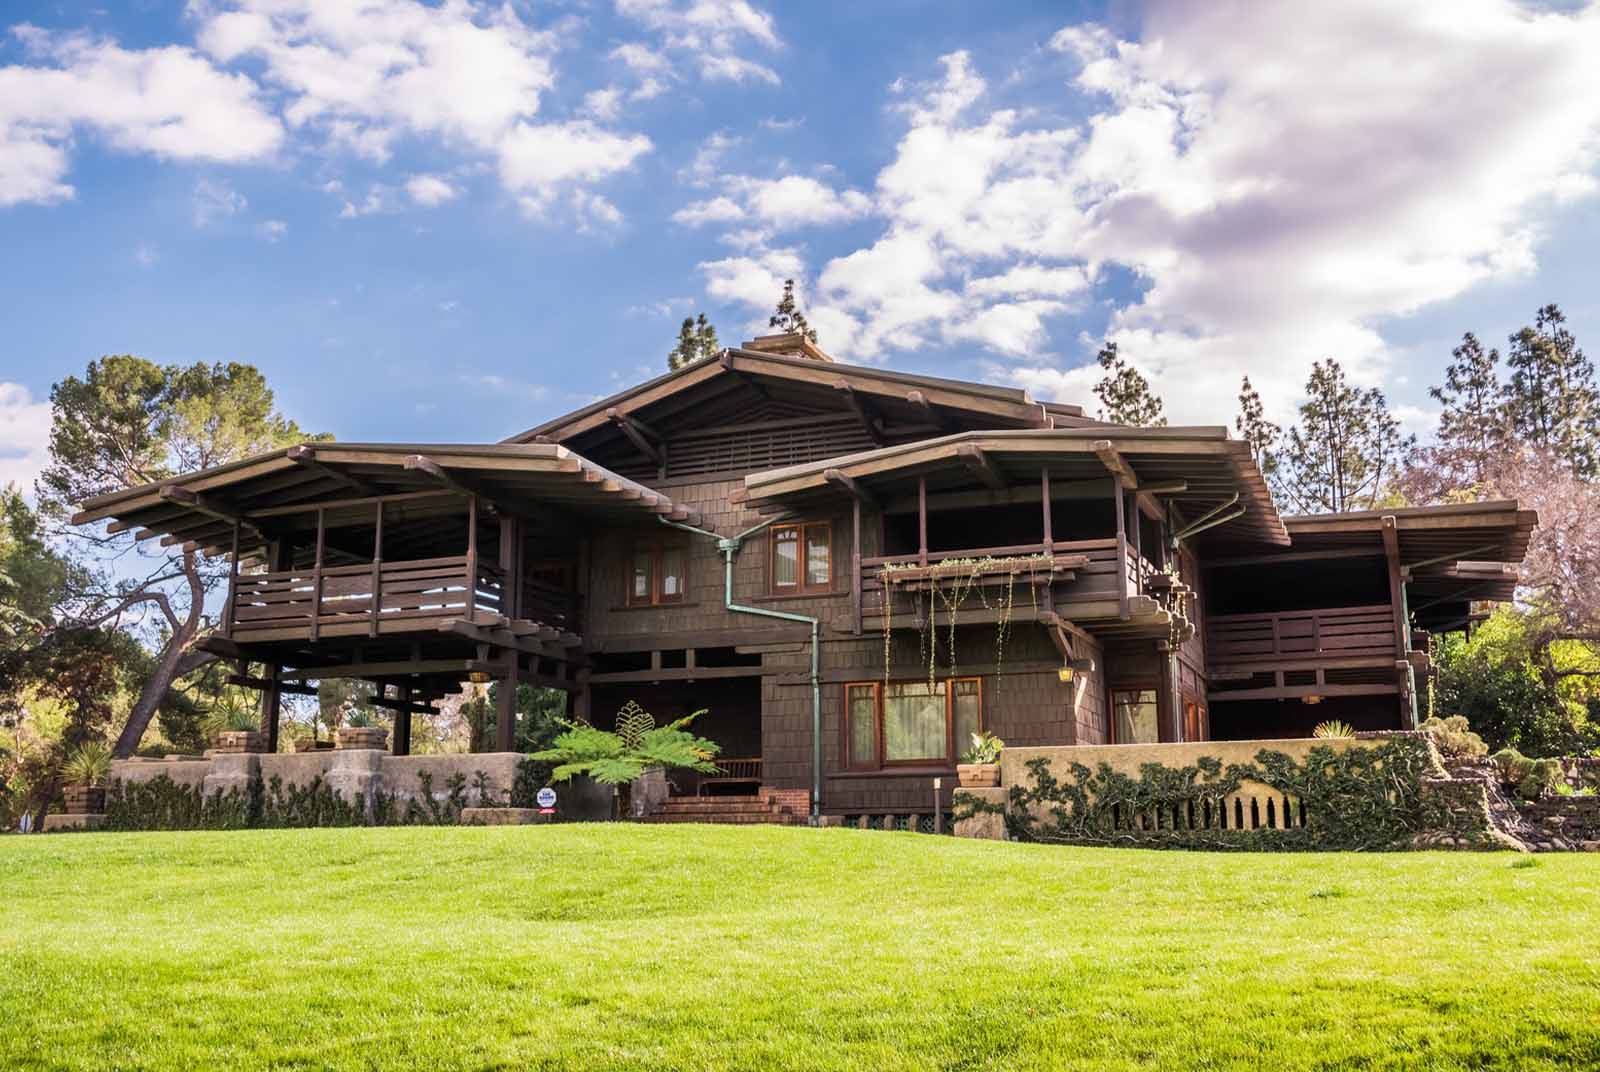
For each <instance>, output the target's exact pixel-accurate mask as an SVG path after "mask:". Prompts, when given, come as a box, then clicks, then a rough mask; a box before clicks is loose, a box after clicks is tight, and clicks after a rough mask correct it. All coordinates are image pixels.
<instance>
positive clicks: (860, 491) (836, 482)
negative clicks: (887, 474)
mask: <svg viewBox="0 0 1600 1072" xmlns="http://www.w3.org/2000/svg"><path fill="white" fill-rule="evenodd" d="M822 478H823V479H824V480H826V481H827V482H828V483H830V484H832V485H833V486H834V487H836V488H838V489H839V490H841V491H843V492H844V493H845V494H847V495H849V496H850V497H851V498H853V499H855V500H856V501H857V502H859V503H860V504H861V505H862V506H866V507H869V508H871V509H873V510H877V509H879V506H880V504H879V502H878V497H877V496H876V495H874V494H873V493H872V492H870V491H868V490H867V489H866V488H865V487H863V486H862V485H861V484H860V483H858V482H857V481H856V478H855V477H853V476H846V475H845V474H843V473H841V472H840V471H839V470H837V469H827V470H824V471H823V474H822Z"/></svg>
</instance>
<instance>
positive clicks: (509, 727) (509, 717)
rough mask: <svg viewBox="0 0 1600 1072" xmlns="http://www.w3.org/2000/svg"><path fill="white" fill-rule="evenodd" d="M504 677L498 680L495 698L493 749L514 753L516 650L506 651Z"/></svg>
mask: <svg viewBox="0 0 1600 1072" xmlns="http://www.w3.org/2000/svg"><path fill="white" fill-rule="evenodd" d="M506 663H507V664H508V665H507V667H506V675H505V677H503V678H501V679H500V695H499V696H498V697H497V698H496V704H495V719H494V740H495V748H496V750H497V751H501V752H513V751H516V745H517V680H518V678H519V677H520V675H519V674H518V672H517V649H515V648H507V649H506Z"/></svg>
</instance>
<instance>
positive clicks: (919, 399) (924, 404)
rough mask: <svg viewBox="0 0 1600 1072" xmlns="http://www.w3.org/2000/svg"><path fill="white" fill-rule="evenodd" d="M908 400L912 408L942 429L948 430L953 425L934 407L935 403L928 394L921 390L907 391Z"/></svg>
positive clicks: (924, 418)
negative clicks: (929, 399)
mask: <svg viewBox="0 0 1600 1072" xmlns="http://www.w3.org/2000/svg"><path fill="white" fill-rule="evenodd" d="M906 402H907V403H909V404H910V406H911V408H912V409H915V410H916V411H917V412H918V413H920V414H922V419H923V420H925V421H927V422H928V423H929V424H931V425H933V426H934V427H935V428H937V429H939V430H940V431H946V430H948V429H949V428H950V427H951V424H950V421H949V420H948V419H947V418H945V417H944V416H942V415H941V414H940V413H939V412H938V411H936V410H935V409H934V408H933V403H931V402H929V401H928V396H927V395H925V394H923V393H922V392H921V391H907V392H906Z"/></svg>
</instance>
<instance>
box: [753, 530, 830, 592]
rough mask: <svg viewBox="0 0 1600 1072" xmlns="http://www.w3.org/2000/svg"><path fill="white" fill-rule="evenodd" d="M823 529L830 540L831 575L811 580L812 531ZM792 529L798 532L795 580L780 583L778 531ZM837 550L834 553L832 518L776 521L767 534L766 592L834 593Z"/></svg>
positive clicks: (796, 536) (796, 537) (796, 538)
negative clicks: (823, 579)
mask: <svg viewBox="0 0 1600 1072" xmlns="http://www.w3.org/2000/svg"><path fill="white" fill-rule="evenodd" d="M814 529H820V530H822V531H823V532H825V533H826V534H827V541H828V579H827V580H826V581H824V582H822V583H820V584H813V583H811V581H810V575H811V569H810V549H811V542H810V541H811V532H812V531H813V530H814ZM784 531H789V532H793V533H795V564H794V565H795V583H794V584H790V585H780V584H779V583H778V533H780V532H784ZM834 564H835V563H834V554H833V522H832V521H785V522H784V523H783V524H781V525H773V526H772V527H771V528H770V529H769V530H768V538H767V594H768V595H771V596H820V595H833V594H834V587H833V579H834V572H833V570H834Z"/></svg>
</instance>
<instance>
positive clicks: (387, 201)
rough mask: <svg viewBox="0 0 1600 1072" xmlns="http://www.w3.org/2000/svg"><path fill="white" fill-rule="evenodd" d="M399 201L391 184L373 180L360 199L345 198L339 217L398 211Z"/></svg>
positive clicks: (374, 214)
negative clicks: (365, 193) (364, 195)
mask: <svg viewBox="0 0 1600 1072" xmlns="http://www.w3.org/2000/svg"><path fill="white" fill-rule="evenodd" d="M399 210H400V202H399V199H398V197H397V196H396V194H395V190H394V188H393V187H392V186H386V185H384V184H383V183H381V182H375V183H373V184H372V185H370V186H368V187H367V196H366V197H363V198H362V199H361V200H360V201H350V200H346V201H345V203H344V205H343V207H341V208H340V209H339V218H340V219H343V220H351V219H355V218H357V217H359V216H376V215H379V214H380V213H386V212H398V211H399Z"/></svg>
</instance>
